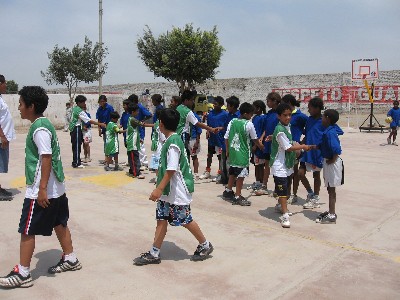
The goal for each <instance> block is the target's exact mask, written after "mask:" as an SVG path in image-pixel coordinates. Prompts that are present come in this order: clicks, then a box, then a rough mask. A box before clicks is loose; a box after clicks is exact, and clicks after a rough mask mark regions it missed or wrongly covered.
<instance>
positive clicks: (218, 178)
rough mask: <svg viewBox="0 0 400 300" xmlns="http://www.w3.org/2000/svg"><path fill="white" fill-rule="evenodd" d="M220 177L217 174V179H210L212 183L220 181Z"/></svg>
mask: <svg viewBox="0 0 400 300" xmlns="http://www.w3.org/2000/svg"><path fill="white" fill-rule="evenodd" d="M221 177H222V176H221V174H218V175H217V177H214V178H213V179H212V181H213V182H218V181H220V180H221Z"/></svg>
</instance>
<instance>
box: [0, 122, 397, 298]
mask: <svg viewBox="0 0 400 300" xmlns="http://www.w3.org/2000/svg"><path fill="white" fill-rule="evenodd" d="M343 119H344V118H342V121H343ZM360 119H361V117H360ZM342 125H343V129H344V131H345V134H344V135H343V136H342V137H341V141H342V147H343V154H342V158H343V160H344V163H345V184H344V185H343V186H342V187H340V188H338V190H337V205H336V206H337V215H338V221H337V224H335V225H321V224H317V223H315V218H316V216H317V215H318V214H319V213H321V212H323V211H325V210H327V208H328V197H327V192H326V190H325V188H322V189H321V202H322V206H321V208H318V209H315V210H304V209H303V207H302V205H303V204H304V203H305V202H304V198H305V196H306V191H305V189H304V188H303V187H300V190H299V196H300V197H302V198H303V199H302V200H301V201H300V202H299V203H296V204H294V205H291V206H290V208H289V209H290V210H291V211H292V212H293V216H292V217H291V223H292V226H291V228H290V229H284V228H282V227H281V225H280V223H279V216H280V215H279V214H277V213H275V212H274V206H275V204H276V200H275V199H274V198H272V197H269V196H260V197H256V196H254V195H253V194H252V193H251V192H250V191H249V190H244V191H243V195H244V196H245V197H248V198H249V200H251V201H252V205H251V206H250V207H238V206H232V205H231V204H230V203H228V202H226V201H224V200H223V199H222V197H221V195H222V192H223V187H222V186H221V185H217V184H215V183H214V182H212V181H211V180H203V181H196V184H195V193H194V200H193V203H192V210H193V216H194V218H195V219H196V220H197V221H198V223H199V224H200V226H201V228H202V230H203V232H204V233H205V235H206V236H207V239H208V240H209V241H211V242H212V243H213V245H214V248H215V250H214V252H213V254H212V257H211V258H209V259H207V260H205V261H203V262H197V263H194V262H191V261H190V259H189V258H190V255H192V254H193V252H194V250H195V248H196V246H197V243H196V240H195V239H194V238H193V237H192V236H191V235H190V234H189V233H188V232H187V231H186V230H185V229H183V228H171V227H170V228H169V231H168V233H167V237H166V240H165V242H164V244H163V247H162V249H161V257H162V262H161V264H160V265H151V266H144V267H137V266H134V265H133V264H132V259H133V258H135V257H137V256H138V255H139V254H140V253H141V252H145V251H148V250H149V248H150V246H151V245H152V240H153V237H154V229H155V219H154V218H155V204H154V203H153V202H151V201H149V200H148V197H149V194H150V193H151V191H152V189H153V188H154V184H153V183H151V182H150V180H151V179H152V178H153V177H154V174H153V173H151V172H149V171H146V172H145V174H146V179H145V180H138V179H133V178H130V177H127V176H126V175H125V172H105V171H104V170H103V168H102V166H100V165H99V164H98V160H99V159H102V158H103V155H102V143H101V139H100V138H99V137H96V136H94V141H93V143H92V158H93V161H92V162H91V163H90V165H89V166H88V167H87V168H85V169H83V170H77V169H73V168H72V167H71V160H72V155H71V145H70V137H69V134H68V133H65V132H61V131H58V136H59V140H60V145H61V152H62V153H61V154H62V161H63V165H64V169H65V174H66V185H67V196H68V198H69V205H70V221H69V226H70V228H71V232H72V237H73V241H74V247H75V252H76V253H77V255H78V258H79V260H80V261H81V262H82V265H83V268H82V270H80V271H76V272H67V273H64V274H57V275H49V274H47V268H48V267H49V266H51V265H53V264H55V263H56V262H57V261H58V260H59V259H60V256H61V251H60V248H59V245H58V242H57V239H56V237H55V235H53V236H52V237H37V240H36V249H35V254H34V257H33V260H32V264H31V271H32V276H33V279H34V286H33V287H31V288H29V289H15V290H3V289H0V299H27V298H29V299H85V300H86V299H160V298H163V299H311V298H314V299H315V298H318V299H363V300H366V299H400V285H399V278H400V236H399V228H400V204H399V189H398V187H397V182H398V176H399V169H400V162H399V160H398V159H397V157H399V154H400V147H396V146H392V145H387V143H386V137H387V133H383V134H382V133H379V132H371V133H367V132H359V130H358V129H352V128H347V123H344V124H343V123H342ZM121 141H122V139H121ZM24 143H25V134H24V133H19V134H18V135H17V139H16V140H15V141H13V142H12V143H11V151H10V171H9V173H8V174H1V176H0V183H1V185H2V186H3V187H7V188H11V190H12V192H13V193H14V200H13V201H10V202H0V228H1V230H0V275H1V276H4V275H6V274H8V272H9V271H10V270H11V268H12V267H13V266H14V265H15V264H17V263H18V261H19V234H18V232H17V228H18V223H19V217H20V213H21V208H22V201H23V199H24V193H25V183H24V147H25V144H24ZM121 144H122V143H121ZM146 145H147V150H148V151H147V153H148V155H150V151H149V149H150V146H149V145H150V139H149V132H148V134H147V138H146ZM122 147H123V146H122ZM206 147H207V142H206V140H205V137H204V135H203V138H202V148H203V150H202V153H201V155H200V170H201V172H202V171H203V170H204V167H205V164H206V151H205V149H206ZM123 152H124V151H123ZM121 160H124V161H126V158H125V155H124V154H123V153H122V154H121ZM212 173H213V175H215V173H216V161H214V164H213V168H212ZM250 173H251V175H250V177H249V178H247V179H246V180H245V184H246V185H249V184H251V183H252V182H253V181H254V176H253V173H254V169H253V167H250ZM308 177H309V179H310V180H311V175H310V174H309V175H308ZM272 187H273V186H272V183H270V184H269V188H272Z"/></svg>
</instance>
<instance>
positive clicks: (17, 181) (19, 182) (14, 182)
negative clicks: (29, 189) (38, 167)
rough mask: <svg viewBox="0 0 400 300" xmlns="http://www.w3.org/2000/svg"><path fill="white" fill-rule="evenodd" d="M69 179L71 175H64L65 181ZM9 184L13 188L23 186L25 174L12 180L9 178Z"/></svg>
mask: <svg viewBox="0 0 400 300" xmlns="http://www.w3.org/2000/svg"><path fill="white" fill-rule="evenodd" d="M69 179H71V177H69V176H66V177H65V180H66V181H67V180H69ZM10 185H11V187H12V188H13V189H18V188H24V187H25V186H26V180H25V176H19V177H16V178H14V179H13V180H11V183H10Z"/></svg>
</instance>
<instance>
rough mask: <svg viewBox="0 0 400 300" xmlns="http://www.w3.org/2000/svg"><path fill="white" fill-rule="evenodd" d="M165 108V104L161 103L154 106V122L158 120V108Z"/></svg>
mask: <svg viewBox="0 0 400 300" xmlns="http://www.w3.org/2000/svg"><path fill="white" fill-rule="evenodd" d="M163 108H164V106H162V105H161V104H160V105H157V106H156V107H155V108H154V114H153V124H154V123H155V122H157V120H158V119H157V113H156V112H157V110H159V109H163Z"/></svg>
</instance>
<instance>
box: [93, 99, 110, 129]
mask: <svg viewBox="0 0 400 300" xmlns="http://www.w3.org/2000/svg"><path fill="white" fill-rule="evenodd" d="M113 111H114V108H113V107H112V106H111V105H110V104H108V103H106V105H105V106H104V108H103V107H101V106H99V108H98V109H97V112H96V119H97V120H98V121H99V122H101V123H105V124H108V122H110V114H111V113H112V112H113ZM101 132H102V133H106V129H105V128H102V129H101Z"/></svg>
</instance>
